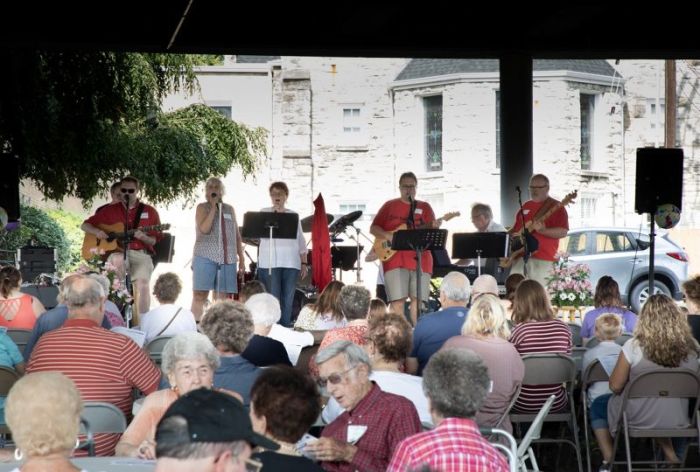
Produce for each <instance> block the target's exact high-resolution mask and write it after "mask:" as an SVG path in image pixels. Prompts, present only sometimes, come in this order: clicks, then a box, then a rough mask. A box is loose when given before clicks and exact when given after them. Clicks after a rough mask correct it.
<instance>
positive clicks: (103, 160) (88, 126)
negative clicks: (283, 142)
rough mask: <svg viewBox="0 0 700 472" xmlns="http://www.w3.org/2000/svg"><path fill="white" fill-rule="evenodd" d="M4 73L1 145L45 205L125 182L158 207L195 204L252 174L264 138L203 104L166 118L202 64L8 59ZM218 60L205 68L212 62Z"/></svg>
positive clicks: (160, 58)
mask: <svg viewBox="0 0 700 472" xmlns="http://www.w3.org/2000/svg"><path fill="white" fill-rule="evenodd" d="M0 60H2V61H3V63H4V64H6V66H7V69H6V73H5V74H0V140H1V141H0V142H1V143H2V145H3V151H4V153H5V157H4V158H6V156H8V155H11V156H17V157H19V160H20V173H21V177H22V178H29V179H31V180H33V181H34V182H35V183H36V184H37V186H38V187H39V189H40V190H41V191H42V192H43V193H44V194H45V195H46V197H48V198H51V199H54V200H61V199H62V198H63V197H66V196H76V197H78V198H80V199H82V200H83V201H84V202H85V203H86V204H87V203H89V202H90V201H91V200H92V199H93V198H94V197H95V196H96V195H100V194H102V193H103V192H104V190H105V188H107V187H108V186H109V185H110V184H111V183H112V182H113V181H114V180H116V179H118V178H121V177H123V176H124V175H126V174H132V175H135V176H136V177H138V178H139V179H141V180H142V181H143V182H144V183H145V184H146V185H145V189H144V190H145V194H146V196H147V197H148V198H149V200H151V201H152V202H155V203H159V202H168V201H172V200H174V199H175V198H178V197H182V196H183V195H184V196H191V194H192V192H193V191H194V189H195V188H196V186H197V185H198V184H199V183H201V181H202V180H204V179H205V178H206V177H208V176H210V175H223V174H225V173H226V172H228V170H229V169H230V168H231V167H232V166H233V165H239V166H241V167H242V169H243V171H244V174H245V175H247V174H249V173H251V172H253V171H254V170H255V168H256V165H257V163H258V160H259V159H260V158H261V157H262V156H264V155H265V137H266V131H265V130H263V129H260V128H258V129H253V130H251V129H248V128H246V127H245V126H243V125H240V124H237V123H235V122H233V121H231V120H227V119H226V118H224V117H222V116H221V115H219V114H218V113H217V112H215V111H213V110H211V109H209V108H208V107H206V106H204V105H193V106H190V107H188V108H186V109H184V110H178V111H175V112H173V113H162V112H161V111H160V110H161V104H162V100H163V98H164V97H165V96H166V95H167V94H168V93H170V92H173V91H178V90H182V91H185V92H188V93H190V94H191V93H193V92H194V91H195V90H197V87H198V84H197V80H196V76H195V72H194V66H195V65H196V64H197V63H198V62H199V61H202V60H203V59H202V57H200V56H188V55H177V54H136V53H117V52H80V53H77V52H65V51H9V52H4V53H2V54H0ZM210 60H213V59H211V58H210V59H207V61H210Z"/></svg>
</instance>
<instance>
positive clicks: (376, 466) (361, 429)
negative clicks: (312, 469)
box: [303, 341, 421, 472]
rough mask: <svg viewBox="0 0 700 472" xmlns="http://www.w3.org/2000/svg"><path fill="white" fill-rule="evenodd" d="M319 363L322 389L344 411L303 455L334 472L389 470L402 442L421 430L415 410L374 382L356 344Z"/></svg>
mask: <svg viewBox="0 0 700 472" xmlns="http://www.w3.org/2000/svg"><path fill="white" fill-rule="evenodd" d="M316 363H317V364H318V368H319V374H320V377H319V379H318V381H319V385H320V386H321V387H322V388H323V387H325V388H326V391H327V392H328V394H330V395H331V396H332V397H333V398H334V399H335V400H336V401H337V402H338V403H339V404H340V406H342V407H343V408H344V409H345V412H343V413H342V414H341V415H340V416H338V417H337V418H336V419H335V420H334V421H333V422H331V423H330V424H329V425H328V426H326V427H325V428H324V429H323V433H322V435H321V438H320V439H319V440H318V441H313V442H310V443H307V445H306V446H305V447H304V451H303V452H304V454H306V455H308V456H311V457H313V458H314V459H316V460H319V461H321V467H323V469H324V470H326V471H329V472H336V471H337V472H351V471H355V470H362V471H365V472H372V471H384V470H386V468H387V466H388V465H389V460H390V459H391V455H392V454H393V452H394V448H395V447H396V446H397V445H398V443H399V442H401V441H402V440H403V439H404V438H407V437H408V436H411V435H413V434H416V433H418V432H420V431H421V423H420V419H419V418H418V413H417V412H416V408H415V406H413V403H412V402H411V401H410V400H408V399H407V398H405V397H402V396H399V395H394V394H393V393H387V392H384V391H383V390H382V389H381V388H379V386H378V385H377V384H376V383H374V382H372V381H371V380H370V379H369V374H370V372H371V371H372V367H371V363H370V360H369V357H368V355H367V353H366V352H365V351H364V350H363V349H362V348H361V347H360V346H358V345H357V344H353V343H351V342H349V341H336V342H334V343H333V344H331V345H330V346H328V347H327V348H325V349H322V350H320V351H319V352H318V354H317V355H316Z"/></svg>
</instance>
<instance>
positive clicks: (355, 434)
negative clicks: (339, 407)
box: [348, 424, 367, 444]
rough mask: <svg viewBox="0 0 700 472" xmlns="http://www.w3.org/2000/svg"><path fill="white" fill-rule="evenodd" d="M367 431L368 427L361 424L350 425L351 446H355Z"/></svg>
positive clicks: (349, 438) (349, 440) (349, 439)
mask: <svg viewBox="0 0 700 472" xmlns="http://www.w3.org/2000/svg"><path fill="white" fill-rule="evenodd" d="M366 431H367V426H366V425H361V424H349V425H348V442H349V443H350V444H355V443H356V442H357V441H359V440H360V438H361V437H362V436H363V435H364V434H365V432H366Z"/></svg>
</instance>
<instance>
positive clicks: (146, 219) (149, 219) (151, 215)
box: [84, 203, 163, 252]
mask: <svg viewBox="0 0 700 472" xmlns="http://www.w3.org/2000/svg"><path fill="white" fill-rule="evenodd" d="M138 207H139V205H138V203H137V205H136V206H135V207H134V208H129V216H128V218H127V221H128V222H129V227H128V228H129V229H134V220H135V219H136V210H137V209H138ZM124 213H125V212H124V204H122V203H112V204H109V205H105V206H103V207H101V208H100V209H98V210H97V212H96V213H95V214H94V215H92V216H91V217H90V218H88V219H87V220H85V221H84V222H85V223H89V224H91V225H93V226H96V227H98V228H99V227H101V226H102V225H113V224H117V223H121V224H122V225H124V224H125V217H124ZM159 224H160V216H158V211H156V209H155V208H153V207H152V206H151V205H147V204H144V206H143V212H141V217H140V218H139V221H138V225H137V226H138V227H139V228H141V227H143V226H154V225H159ZM146 234H148V235H149V236H152V237H154V238H156V241H159V240H160V239H161V238H162V237H163V236H162V233H160V232H159V231H148V232H147V233H146ZM129 249H134V250H140V249H145V250H147V251H150V252H153V247H152V246H149V245H147V244H145V243H143V242H142V241H139V240H138V239H136V238H133V239H132V240H131V242H130V243H129Z"/></svg>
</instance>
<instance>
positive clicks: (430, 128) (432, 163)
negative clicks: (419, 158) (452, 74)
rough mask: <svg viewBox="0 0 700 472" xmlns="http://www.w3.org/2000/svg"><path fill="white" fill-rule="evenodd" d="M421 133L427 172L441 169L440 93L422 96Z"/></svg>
mask: <svg viewBox="0 0 700 472" xmlns="http://www.w3.org/2000/svg"><path fill="white" fill-rule="evenodd" d="M423 115H424V119H423V123H424V126H423V135H424V137H425V141H424V142H425V147H424V152H425V154H424V155H425V163H426V167H425V168H426V170H427V171H428V172H435V171H441V170H442V95H433V96H430V97H423Z"/></svg>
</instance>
